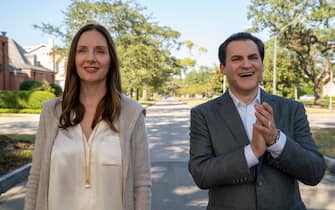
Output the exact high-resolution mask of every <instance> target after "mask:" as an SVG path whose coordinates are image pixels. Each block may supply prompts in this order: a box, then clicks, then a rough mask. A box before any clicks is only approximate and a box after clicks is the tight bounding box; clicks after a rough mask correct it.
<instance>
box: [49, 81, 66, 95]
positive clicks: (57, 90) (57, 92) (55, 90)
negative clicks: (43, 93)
mask: <svg viewBox="0 0 335 210" xmlns="http://www.w3.org/2000/svg"><path fill="white" fill-rule="evenodd" d="M50 87H51V88H52V92H53V93H54V94H55V95H56V96H60V95H61V94H62V93H63V89H62V88H61V86H59V85H58V84H56V83H50Z"/></svg>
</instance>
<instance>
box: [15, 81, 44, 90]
mask: <svg viewBox="0 0 335 210" xmlns="http://www.w3.org/2000/svg"><path fill="white" fill-rule="evenodd" d="M41 86H42V82H40V81H37V80H25V81H23V82H22V83H21V84H20V90H35V89H37V88H39V87H41Z"/></svg>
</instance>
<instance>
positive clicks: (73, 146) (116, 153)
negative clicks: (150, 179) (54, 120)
mask: <svg viewBox="0 0 335 210" xmlns="http://www.w3.org/2000/svg"><path fill="white" fill-rule="evenodd" d="M90 150H91V151H90ZM85 152H86V155H85ZM90 156H91V157H90ZM85 161H86V165H85ZM89 169H90V170H89ZM87 178H88V179H89V181H90V183H89V187H88V186H85V184H86V183H85V180H86V179H87ZM122 186H123V185H122V171H121V147H120V136H119V134H118V133H115V132H114V131H112V130H111V129H110V128H109V126H108V124H107V123H106V122H104V121H101V122H100V123H99V124H98V125H97V126H96V127H95V128H94V130H93V132H92V134H91V136H90V138H89V140H88V141H87V139H86V138H85V135H84V134H83V132H82V129H81V126H80V124H78V125H76V126H74V127H71V128H68V130H63V129H60V131H59V133H58V135H57V136H56V139H55V143H54V146H53V148H52V153H51V167H50V182H49V194H48V210H60V209H63V210H120V209H123V208H122Z"/></svg>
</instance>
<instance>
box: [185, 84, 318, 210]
mask: <svg viewBox="0 0 335 210" xmlns="http://www.w3.org/2000/svg"><path fill="white" fill-rule="evenodd" d="M261 101H266V102H267V103H269V104H270V105H271V106H272V109H273V113H274V120H275V123H276V126H277V128H278V129H280V130H281V131H282V132H284V133H285V134H286V136H287V141H286V144H285V146H284V148H283V151H282V152H281V154H280V155H279V157H277V158H273V157H272V156H271V154H270V153H269V152H265V154H264V155H263V156H262V157H261V158H260V159H259V161H260V162H259V164H258V165H256V166H254V167H252V168H250V169H249V168H248V165H247V162H246V158H245V155H244V147H245V145H248V144H249V143H250V142H249V139H248V137H247V134H246V131H245V129H244V127H243V123H242V121H241V119H240V116H239V113H238V111H237V109H236V107H235V105H234V103H233V101H232V99H231V97H230V95H229V93H228V92H226V93H225V94H223V95H222V96H220V97H218V98H216V99H213V100H210V101H208V102H206V103H204V104H201V105H199V106H197V107H195V108H192V110H191V126H190V159H189V163H188V164H189V171H190V173H191V175H192V177H193V179H194V181H195V183H196V184H197V185H198V186H199V187H200V188H201V189H208V190H209V191H208V195H209V200H208V206H207V210H228V209H229V210H233V209H234V210H242V209H243V210H249V209H250V210H256V209H257V210H269V209H271V210H305V209H306V207H305V205H304V203H303V201H302V199H301V197H300V191H299V185H298V181H301V182H303V183H304V184H307V185H316V184H318V183H319V182H320V181H321V179H322V177H323V175H324V172H325V162H324V159H323V155H321V154H320V152H319V151H318V150H317V147H316V145H315V143H314V141H313V139H312V135H311V132H310V127H309V123H308V120H307V116H306V113H305V108H304V106H303V104H302V103H299V102H296V101H293V100H290V99H285V98H282V97H278V96H274V95H270V94H267V93H266V92H264V91H263V90H261Z"/></svg>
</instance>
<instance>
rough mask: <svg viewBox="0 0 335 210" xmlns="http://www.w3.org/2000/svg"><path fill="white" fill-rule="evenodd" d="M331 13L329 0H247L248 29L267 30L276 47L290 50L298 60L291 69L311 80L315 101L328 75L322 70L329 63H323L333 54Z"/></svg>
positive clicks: (331, 6)
mask: <svg viewBox="0 0 335 210" xmlns="http://www.w3.org/2000/svg"><path fill="white" fill-rule="evenodd" d="M334 14H335V8H334V2H333V1H298V0H291V1H290V2H287V1H285V0H277V1H265V0H251V2H250V5H249V11H248V19H250V20H251V21H252V28H251V30H250V31H256V32H260V31H263V30H267V31H269V32H270V34H272V35H275V36H276V37H277V40H278V46H280V48H286V49H287V50H289V51H290V54H292V53H293V54H294V58H293V59H292V60H295V61H296V62H297V63H298V68H294V69H295V70H299V71H300V72H301V75H302V76H303V78H304V80H305V79H307V81H309V82H312V83H313V89H314V96H315V103H316V104H317V103H319V102H320V101H319V100H320V93H321V87H322V85H323V84H324V82H325V81H327V77H329V74H328V73H326V72H329V71H330V67H329V65H325V64H327V63H328V64H329V63H330V60H331V59H332V54H333V48H332V45H331V43H330V41H333V40H335V33H334V31H335V25H334V21H335V16H334ZM286 60H287V59H286ZM290 61H291V59H290ZM300 82H302V81H300ZM304 82H306V81H304ZM285 88H286V87H285V86H283V87H282V90H283V93H284V95H285V94H287V93H286V92H287V90H285Z"/></svg>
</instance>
